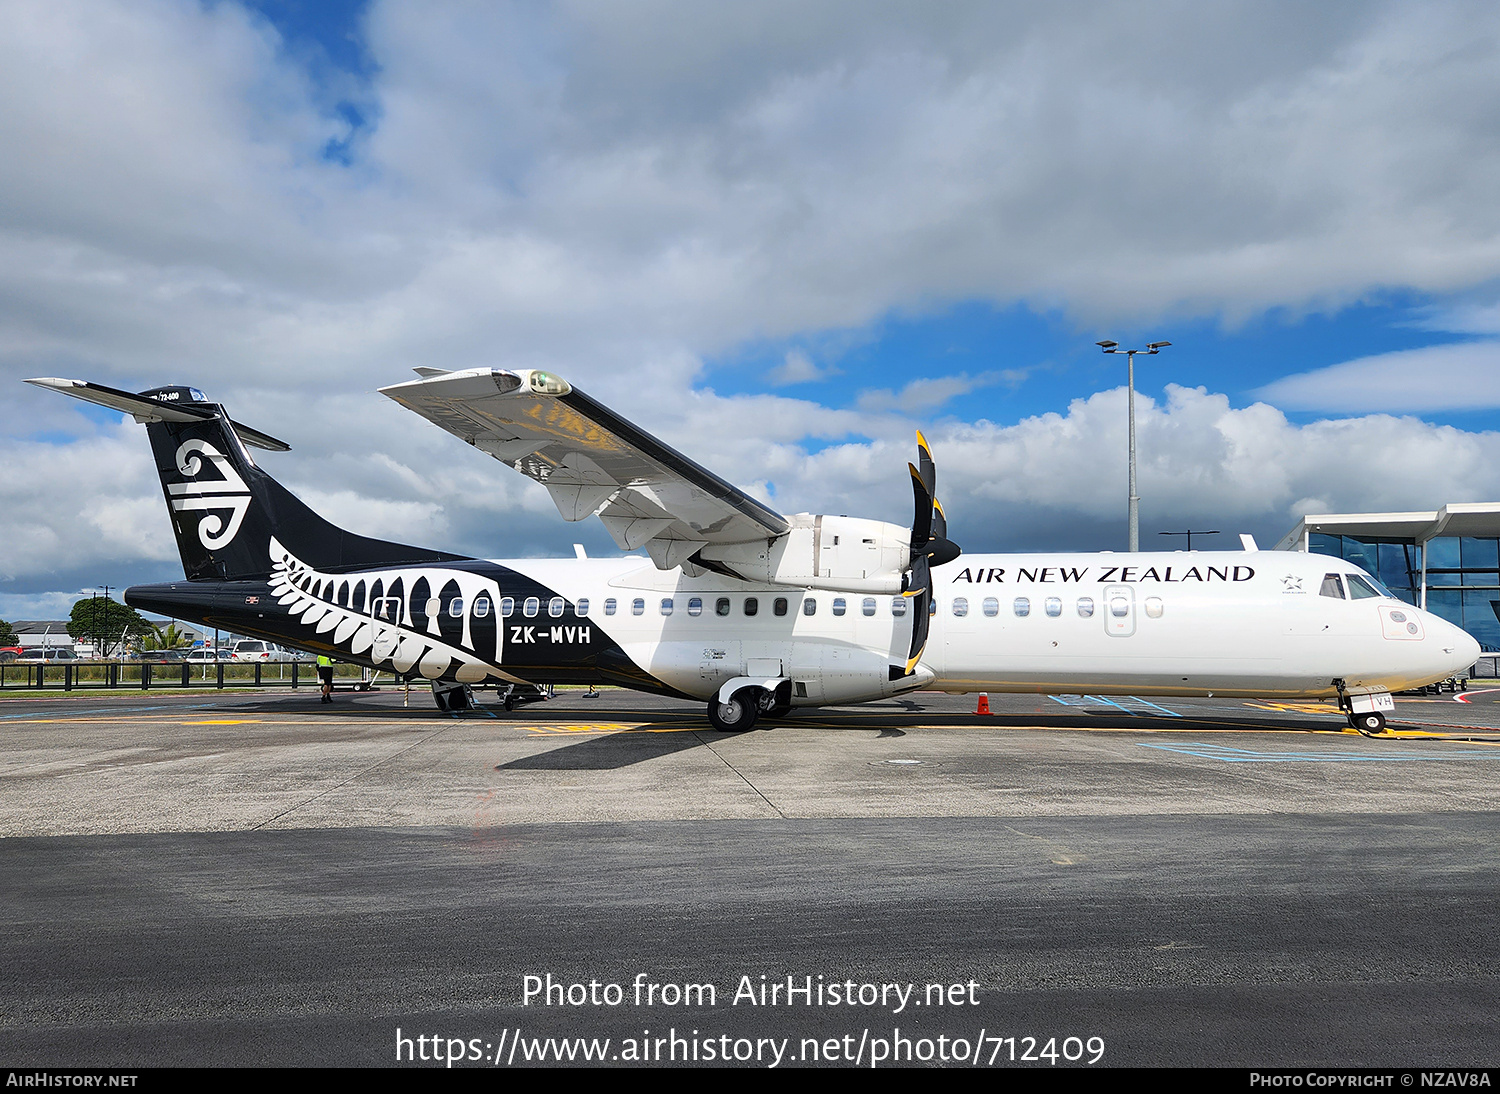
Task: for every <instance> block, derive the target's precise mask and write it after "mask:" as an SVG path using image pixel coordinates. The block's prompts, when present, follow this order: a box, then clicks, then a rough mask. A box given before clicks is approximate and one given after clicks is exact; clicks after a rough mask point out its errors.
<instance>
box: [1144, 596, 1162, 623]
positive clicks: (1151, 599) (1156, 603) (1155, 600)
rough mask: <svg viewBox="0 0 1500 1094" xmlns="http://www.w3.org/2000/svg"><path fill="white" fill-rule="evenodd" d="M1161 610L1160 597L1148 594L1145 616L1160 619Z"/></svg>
mask: <svg viewBox="0 0 1500 1094" xmlns="http://www.w3.org/2000/svg"><path fill="white" fill-rule="evenodd" d="M1161 611H1162V604H1161V597H1159V596H1148V597H1147V598H1146V616H1147V618H1149V619H1160V618H1161Z"/></svg>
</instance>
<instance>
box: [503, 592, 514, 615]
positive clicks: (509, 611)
mask: <svg viewBox="0 0 1500 1094" xmlns="http://www.w3.org/2000/svg"><path fill="white" fill-rule="evenodd" d="M500 614H501V615H502V616H504V617H505V618H507V619H508V618H510V617H511V616H513V615H515V614H516V598H515V597H513V596H502V597H501V598H500Z"/></svg>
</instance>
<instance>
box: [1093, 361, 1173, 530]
mask: <svg viewBox="0 0 1500 1094" xmlns="http://www.w3.org/2000/svg"><path fill="white" fill-rule="evenodd" d="M1094 344H1095V345H1096V346H1098V347H1099V348H1100V349H1102V350H1103V351H1104V352H1105V353H1123V354H1126V355H1127V357H1126V359H1127V360H1128V361H1129V367H1128V368H1127V369H1126V377H1127V379H1126V383H1127V385H1128V387H1129V391H1130V395H1129V402H1128V406H1129V416H1130V504H1129V514H1130V553H1131V554H1135V553H1136V552H1137V551H1139V550H1140V549H1141V522H1140V503H1141V499H1140V498H1139V497H1138V496H1137V495H1136V492H1135V355H1136V354H1137V353H1144V354H1148V355H1149V354H1153V353H1160V352H1161V351H1162V349H1163V348H1165V347H1166V346H1170V345H1171V344H1172V343H1171V342H1147V343H1146V348H1145V349H1121V348H1120V343H1118V342H1108V341H1106V342H1095V343H1094Z"/></svg>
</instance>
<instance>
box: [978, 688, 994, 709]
mask: <svg viewBox="0 0 1500 1094" xmlns="http://www.w3.org/2000/svg"><path fill="white" fill-rule="evenodd" d="M974 713H975V714H992V713H993V712H992V711H991V710H990V697H989V696H988V695H986V694H985V693H984V692H982V691H981V692H980V693H979V706H978V708H977V709H976V710H975V711H974Z"/></svg>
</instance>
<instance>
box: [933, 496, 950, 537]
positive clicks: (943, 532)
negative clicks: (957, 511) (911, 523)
mask: <svg viewBox="0 0 1500 1094" xmlns="http://www.w3.org/2000/svg"><path fill="white" fill-rule="evenodd" d="M931 536H932V538H933V539H947V538H948V514H947V513H944V512H943V503H942V502H940V501H938V500H937V498H933V499H932V532H931Z"/></svg>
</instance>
